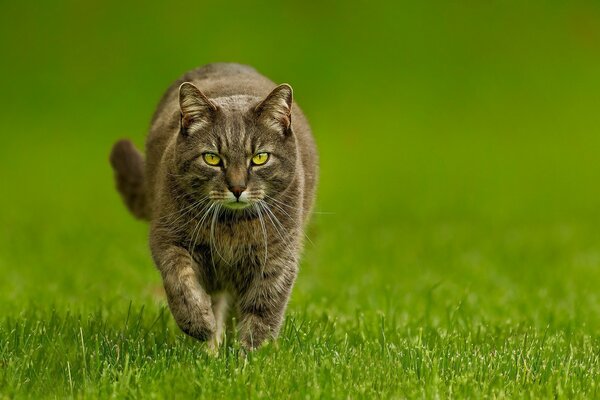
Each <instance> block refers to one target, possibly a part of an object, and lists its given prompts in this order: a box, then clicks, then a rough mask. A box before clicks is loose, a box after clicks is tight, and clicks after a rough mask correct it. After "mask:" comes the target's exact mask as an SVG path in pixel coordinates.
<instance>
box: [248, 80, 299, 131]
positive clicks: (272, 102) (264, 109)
mask: <svg viewBox="0 0 600 400" xmlns="http://www.w3.org/2000/svg"><path fill="white" fill-rule="evenodd" d="M292 101H293V91H292V87H291V86H290V85H288V84H287V83H284V84H281V85H279V86H277V87H276V88H275V89H273V91H272V92H271V93H269V95H268V96H267V98H266V99H264V100H263V101H262V102H261V103H260V104H259V105H258V106H256V110H255V111H256V113H257V114H258V118H259V120H260V121H262V122H263V123H264V124H266V125H267V126H269V127H272V128H274V129H277V130H280V131H283V132H289V131H290V128H291V126H292Z"/></svg>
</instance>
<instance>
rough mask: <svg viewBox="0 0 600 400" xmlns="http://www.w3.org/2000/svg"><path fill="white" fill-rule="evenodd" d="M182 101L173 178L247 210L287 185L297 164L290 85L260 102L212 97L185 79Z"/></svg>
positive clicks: (203, 195)
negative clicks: (292, 126)
mask: <svg viewBox="0 0 600 400" xmlns="http://www.w3.org/2000/svg"><path fill="white" fill-rule="evenodd" d="M179 100H180V108H181V131H180V134H179V138H178V140H177V152H176V161H175V163H176V164H175V174H174V175H175V176H174V178H175V179H178V181H179V182H180V184H181V186H182V187H183V188H184V189H185V190H186V192H187V193H188V194H190V195H191V196H192V197H193V198H194V199H195V200H196V201H199V202H206V203H207V204H218V205H221V206H223V207H224V208H226V209H230V210H244V209H248V208H251V207H252V206H253V205H255V204H256V203H259V202H261V201H267V202H268V200H269V199H270V198H273V197H275V196H276V195H277V193H280V192H282V191H283V190H285V188H287V187H288V185H289V184H290V183H291V181H292V179H293V176H294V170H295V164H296V144H295V138H294V135H293V133H292V131H291V106H292V89H291V87H289V86H288V85H281V86H278V87H277V88H275V89H274V90H273V91H272V92H271V94H269V96H267V98H266V99H264V100H263V101H262V102H258V101H257V100H256V99H255V98H252V97H249V96H232V97H223V98H217V99H212V100H209V99H207V98H206V97H205V96H204V95H203V94H202V93H201V92H200V91H199V90H198V89H197V88H196V87H195V86H193V85H192V84H190V83H184V84H183V85H181V87H180V91H179Z"/></svg>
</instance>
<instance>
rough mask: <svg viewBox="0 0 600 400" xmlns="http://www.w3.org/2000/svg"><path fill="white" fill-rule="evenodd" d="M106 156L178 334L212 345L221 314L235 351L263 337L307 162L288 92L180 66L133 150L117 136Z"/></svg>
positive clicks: (246, 73)
mask: <svg viewBox="0 0 600 400" xmlns="http://www.w3.org/2000/svg"><path fill="white" fill-rule="evenodd" d="M110 160H111V164H112V167H113V169H114V171H115V179H116V185H117V189H118V191H119V192H120V194H121V196H122V198H123V200H124V202H125V204H126V206H127V207H128V208H129V210H130V211H131V213H132V214H133V215H134V216H135V217H137V218H140V219H145V220H148V221H149V222H150V249H151V253H152V257H153V260H154V262H155V264H156V266H157V268H158V270H159V271H160V273H161V276H162V281H163V285H164V288H165V292H166V296H167V300H168V304H169V308H170V310H171V313H172V315H173V317H174V319H175V321H176V323H177V324H178V326H179V327H180V328H181V330H182V331H183V332H185V333H186V334H188V335H190V336H192V337H194V338H196V339H198V340H201V341H208V343H209V345H210V346H211V348H213V349H214V348H218V347H219V345H220V344H221V343H222V340H223V336H224V329H225V324H226V321H227V318H228V316H229V315H230V313H229V311H230V310H231V311H233V312H234V315H235V316H236V320H237V321H238V326H237V329H238V336H239V340H240V343H241V345H242V346H243V347H244V348H246V349H249V350H252V349H255V348H257V347H259V346H260V345H261V344H263V343H264V342H265V341H267V340H274V339H275V338H276V337H277V336H278V333H279V330H280V328H281V325H282V321H283V317H284V313H285V309H286V307H287V303H288V299H289V296H290V293H291V290H292V286H293V285H294V282H295V279H296V276H297V273H298V261H299V257H300V253H301V250H302V247H303V238H304V236H305V235H304V228H305V226H306V224H307V222H308V220H309V217H310V215H311V211H312V209H313V205H314V201H315V189H316V185H317V180H318V169H319V166H318V154H317V149H316V146H315V142H314V139H313V136H312V133H311V129H310V127H309V125H308V122H307V120H306V118H305V116H304V115H303V113H302V111H301V110H300V108H299V107H298V106H297V105H296V104H295V103H294V102H293V96H292V88H291V87H290V86H289V85H287V84H282V85H279V86H275V84H274V83H273V82H272V81H270V80H269V79H267V78H266V77H264V76H262V75H261V74H259V73H258V72H257V71H256V70H255V69H253V68H251V67H249V66H245V65H240V64H229V63H217V64H208V65H205V66H203V67H200V68H198V69H195V70H192V71H190V72H188V73H186V74H185V75H183V77H181V78H180V79H179V80H177V81H176V82H174V83H173V84H172V85H171V86H170V87H169V89H168V90H167V92H166V93H165V94H164V95H163V97H162V99H161V101H160V103H159V105H158V108H157V110H156V112H155V113H154V116H153V118H152V123H151V127H150V133H149V135H148V138H147V141H146V155H145V157H144V155H143V154H142V153H140V152H139V151H138V150H137V149H136V148H135V147H134V146H133V144H132V143H131V142H130V141H128V140H121V141H118V142H117V143H116V144H115V145H114V147H113V149H112V153H111V157H110Z"/></svg>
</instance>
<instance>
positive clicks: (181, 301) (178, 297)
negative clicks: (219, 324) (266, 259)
mask: <svg viewBox="0 0 600 400" xmlns="http://www.w3.org/2000/svg"><path fill="white" fill-rule="evenodd" d="M150 244H151V249H152V255H153V257H154V260H155V262H156V264H157V267H158V269H159V270H160V272H161V275H162V279H163V285H164V287H165V292H166V294H167V300H168V302H169V308H170V309H171V313H172V314H173V317H174V318H175V321H176V322H177V325H179V327H180V328H181V330H182V331H183V332H185V333H187V334H188V335H190V336H192V337H194V338H196V339H198V340H202V341H206V340H209V339H211V338H212V336H213V335H214V333H215V329H216V324H215V317H214V315H213V311H212V304H211V298H210V295H208V294H207V293H206V291H205V290H204V288H202V286H201V285H200V282H199V280H198V276H197V273H196V269H195V268H194V267H195V265H194V260H193V259H192V257H191V255H190V254H189V252H188V251H187V250H186V249H183V248H181V247H179V246H176V245H165V244H163V243H161V240H159V239H155V240H151V243H150Z"/></svg>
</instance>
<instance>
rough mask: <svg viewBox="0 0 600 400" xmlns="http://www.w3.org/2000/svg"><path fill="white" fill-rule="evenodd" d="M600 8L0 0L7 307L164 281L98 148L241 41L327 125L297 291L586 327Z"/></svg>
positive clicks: (140, 300) (593, 285)
mask: <svg viewBox="0 0 600 400" xmlns="http://www.w3.org/2000/svg"><path fill="white" fill-rule="evenodd" d="M599 22H600V4H599V3H597V2H592V1H589V2H580V1H573V2H558V1H543V2H542V1H540V2H522V1H502V2H500V1H491V2H474V1H473V2H471V1H459V2H446V1H432V2H415V3H407V4H404V3H400V2H389V3H387V2H379V1H369V2H363V1H358V2H330V1H310V0H308V1H302V2H295V3H292V2H264V3H262V2H261V3H260V7H259V6H258V5H257V4H254V3H253V4H249V3H244V2H237V1H228V2H187V3H172V2H122V1H103V2H98V1H86V2H79V1H64V2H7V1H4V2H2V12H1V15H0V54H1V58H2V62H1V63H0V88H1V91H0V135H1V136H0V138H1V139H0V185H1V186H0V193H1V195H0V274H1V275H2V278H1V279H0V312H2V313H3V314H4V315H13V316H18V315H19V314H20V313H23V312H25V311H26V310H35V309H37V307H56V308H57V309H59V310H67V309H69V310H79V311H82V312H86V311H88V310H92V309H98V308H103V307H107V308H108V309H110V307H116V309H118V310H121V311H122V312H123V313H125V312H126V310H127V306H128V304H129V302H130V301H132V302H133V304H134V305H137V306H140V305H143V304H148V305H150V306H151V305H152V304H153V303H152V301H153V300H157V301H159V302H160V301H161V300H160V294H159V292H160V290H159V287H160V281H159V277H158V273H157V272H156V271H155V269H154V266H153V264H152V262H151V259H150V256H149V252H148V249H147V239H146V235H147V227H146V225H144V224H143V223H140V222H137V221H135V220H134V219H133V218H132V217H131V216H130V215H129V214H128V213H127V212H126V210H125V207H124V206H123V205H122V204H121V201H120V199H119V197H118V196H117V194H116V191H115V190H114V185H113V181H112V172H111V170H110V168H109V164H108V161H107V160H108V153H109V150H110V147H111V145H112V143H113V142H114V141H115V140H116V139H118V138H121V137H129V138H132V139H133V140H134V142H135V143H136V144H137V145H138V146H143V143H144V138H145V135H146V132H147V128H148V125H149V121H150V118H151V115H152V113H153V112H154V109H155V107H156V105H157V103H158V100H159V98H160V96H161V95H162V93H163V91H164V90H166V88H167V87H168V85H169V84H170V83H171V82H172V81H173V80H174V79H176V78H177V77H179V76H180V75H181V74H183V73H184V72H185V71H186V70H189V69H191V68H194V67H197V66H200V65H203V64H205V63H209V62H216V61H232V62H240V63H245V64H250V65H252V66H254V67H255V68H257V69H258V70H259V71H260V72H262V73H264V74H265V75H267V76H268V77H270V78H271V79H272V80H274V81H275V82H277V83H281V82H288V83H290V84H291V85H292V86H293V87H294V90H295V96H296V100H297V101H298V103H299V104H300V105H301V106H302V108H303V109H304V111H305V113H306V115H307V116H308V118H309V120H310V121H311V123H312V126H313V130H314V134H315V137H316V140H317V142H318V146H319V149H320V155H321V163H322V164H321V182H320V187H319V196H318V206H317V210H318V211H319V213H318V214H316V215H315V218H314V222H313V224H312V225H311V227H310V229H309V232H308V235H309V237H310V238H311V241H312V243H307V247H306V252H305V257H304V260H303V264H302V271H301V274H300V277H299V280H298V284H297V287H296V290H295V292H294V296H293V299H292V303H291V306H290V313H291V315H304V314H303V313H308V314H307V315H312V314H311V313H313V312H314V313H321V312H324V313H329V314H330V315H334V316H336V317H337V318H340V319H342V320H343V319H344V318H353V315H354V313H355V312H356V310H362V312H365V313H371V312H373V313H374V312H382V313H383V314H385V315H388V316H391V317H392V318H395V319H396V321H397V322H396V323H397V324H401V323H402V321H404V322H407V321H412V320H415V319H416V318H417V317H418V318H431V321H432V323H433V324H434V325H435V323H436V318H438V317H440V318H441V316H443V315H444V314H445V313H446V311H447V310H448V309H454V308H453V307H455V306H456V305H457V304H458V305H460V306H459V307H460V308H461V309H463V310H465V309H466V310H468V311H469V313H467V314H468V315H469V318H472V319H473V320H478V319H481V320H488V321H495V320H498V321H500V320H501V321H506V320H524V321H528V323H530V324H533V325H534V326H538V325H539V326H545V325H546V324H547V323H548V320H549V318H550V319H551V320H555V321H562V322H564V323H570V322H572V321H579V322H582V323H586V324H588V326H591V327H595V329H597V328H598V326H599V318H600V317H599V313H598V312H597V311H598V310H599V309H600V306H599V304H600V303H599V299H598V294H597V291H596V289H597V287H598V285H599V284H600V279H599V277H598V273H597V268H598V266H599V265H600V235H599V229H598V225H599V224H598V223H599V222H600V207H599V205H600V186H599V178H600V166H599V163H598V154H599V149H600V147H599V145H600V135H599V132H600V112H598V107H599V106H600V73H599V71H600V23H599ZM436 313H437V314H436ZM467 314H465V315H467ZM577 318H579V319H577Z"/></svg>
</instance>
